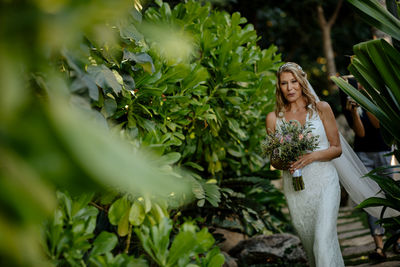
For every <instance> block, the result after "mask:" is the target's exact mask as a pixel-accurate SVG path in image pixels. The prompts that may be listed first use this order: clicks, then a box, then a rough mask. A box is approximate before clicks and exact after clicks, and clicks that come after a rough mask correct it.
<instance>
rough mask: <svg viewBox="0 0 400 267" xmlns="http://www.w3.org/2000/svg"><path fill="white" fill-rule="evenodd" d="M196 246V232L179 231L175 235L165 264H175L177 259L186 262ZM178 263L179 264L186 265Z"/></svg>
mask: <svg viewBox="0 0 400 267" xmlns="http://www.w3.org/2000/svg"><path fill="white" fill-rule="evenodd" d="M196 246H197V243H196V234H195V233H193V232H190V231H181V232H179V234H178V235H177V236H176V237H175V239H174V242H173V243H172V245H171V249H170V251H169V256H168V262H167V266H171V267H172V266H177V262H178V260H183V262H185V263H188V262H189V261H190V257H189V256H190V254H191V253H193V250H194V248H195V247H196ZM181 264H182V263H180V264H179V266H186V264H182V265H181Z"/></svg>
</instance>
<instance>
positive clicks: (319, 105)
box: [316, 101, 331, 112]
mask: <svg viewBox="0 0 400 267" xmlns="http://www.w3.org/2000/svg"><path fill="white" fill-rule="evenodd" d="M316 106H317V109H318V110H319V111H322V112H323V111H326V110H330V109H331V106H330V105H329V104H328V102H325V101H318V102H317V103H316Z"/></svg>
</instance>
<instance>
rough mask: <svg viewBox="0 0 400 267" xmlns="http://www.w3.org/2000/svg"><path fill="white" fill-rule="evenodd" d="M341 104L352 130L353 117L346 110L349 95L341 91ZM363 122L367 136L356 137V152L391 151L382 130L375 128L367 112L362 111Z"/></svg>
mask: <svg viewBox="0 0 400 267" xmlns="http://www.w3.org/2000/svg"><path fill="white" fill-rule="evenodd" d="M339 93H340V102H341V104H342V109H343V110H342V112H343V114H344V116H345V117H346V120H347V123H348V124H349V126H350V127H351V128H353V117H352V116H351V112H350V111H348V110H346V109H345V107H346V101H347V95H346V94H345V93H344V92H343V91H342V90H340V92H339ZM360 118H361V122H362V124H363V125H364V130H365V136H364V137H359V136H357V135H356V136H355V137H354V151H355V152H380V151H390V150H391V149H390V147H389V146H388V145H386V144H385V142H384V141H383V138H382V134H381V132H380V129H377V128H375V127H374V126H373V125H372V123H371V121H370V120H369V118H368V115H367V112H366V111H365V110H364V109H362V112H361V115H360Z"/></svg>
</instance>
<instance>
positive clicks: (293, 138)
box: [261, 120, 319, 170]
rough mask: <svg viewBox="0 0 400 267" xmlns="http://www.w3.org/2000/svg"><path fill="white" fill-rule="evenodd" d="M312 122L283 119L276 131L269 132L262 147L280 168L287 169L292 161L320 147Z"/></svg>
mask: <svg viewBox="0 0 400 267" xmlns="http://www.w3.org/2000/svg"><path fill="white" fill-rule="evenodd" d="M311 131H312V128H311V123H310V122H306V123H305V124H304V125H301V124H300V122H298V121H297V120H290V121H289V122H286V121H285V120H283V121H282V124H280V125H279V127H277V129H276V131H275V132H274V133H268V135H267V138H266V139H265V140H264V141H263V142H262V144H261V147H262V150H263V153H264V154H265V155H269V156H270V159H271V164H272V165H273V166H274V167H275V168H277V169H280V170H287V169H288V168H289V165H290V163H291V162H293V161H296V160H297V158H298V157H299V156H301V155H303V154H305V153H307V151H313V150H314V149H316V148H317V147H318V137H319V136H314V135H313V134H312V132H311Z"/></svg>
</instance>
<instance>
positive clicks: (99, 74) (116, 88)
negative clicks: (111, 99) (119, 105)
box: [87, 65, 122, 94]
mask: <svg viewBox="0 0 400 267" xmlns="http://www.w3.org/2000/svg"><path fill="white" fill-rule="evenodd" d="M87 72H88V74H89V75H90V76H91V77H92V78H93V79H94V80H95V82H96V84H97V85H98V86H100V87H101V88H103V89H107V88H111V89H112V90H113V92H114V93H115V94H118V93H119V92H121V90H122V87H121V85H120V84H119V83H118V81H117V79H116V77H115V75H114V73H113V72H112V71H111V70H110V69H109V68H107V67H106V66H105V65H100V66H89V67H88V69H87ZM104 93H106V92H104Z"/></svg>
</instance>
